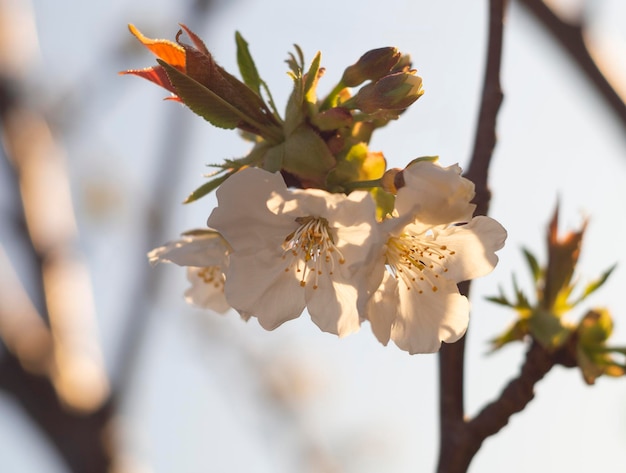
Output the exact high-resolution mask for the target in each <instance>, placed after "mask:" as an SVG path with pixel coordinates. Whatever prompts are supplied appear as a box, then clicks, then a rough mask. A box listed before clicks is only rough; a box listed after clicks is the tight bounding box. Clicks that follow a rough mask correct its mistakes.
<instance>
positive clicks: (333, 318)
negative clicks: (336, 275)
mask: <svg viewBox="0 0 626 473" xmlns="http://www.w3.org/2000/svg"><path fill="white" fill-rule="evenodd" d="M358 295H359V294H358V291H357V289H356V288H355V287H354V286H353V285H351V284H349V283H342V282H339V281H337V280H331V278H330V277H324V278H320V279H319V281H318V287H317V288H313V287H312V285H307V287H306V296H307V297H306V299H307V308H308V310H309V314H310V315H311V320H313V322H315V324H316V325H317V326H318V327H319V328H320V329H322V330H323V331H324V332H330V333H333V334H335V335H339V336H340V337H345V336H346V335H349V334H351V333H354V332H356V331H357V330H359V327H360V325H361V324H360V321H359V313H358V311H357V299H358Z"/></svg>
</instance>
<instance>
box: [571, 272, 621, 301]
mask: <svg viewBox="0 0 626 473" xmlns="http://www.w3.org/2000/svg"><path fill="white" fill-rule="evenodd" d="M616 267H617V264H614V265H613V266H611V267H610V268H609V269H607V270H606V271H605V272H604V273H602V275H601V276H600V277H599V278H598V279H596V280H595V281H592V282H590V283H589V284H587V285H586V286H585V289H584V290H583V293H582V294H581V296H580V297H579V298H578V299H576V300H575V301H574V302H572V303H571V305H572V306H575V305H576V304H578V303H579V302H582V301H583V300H585V299H586V298H587V297H588V296H590V295H591V294H592V293H594V292H596V291H597V290H598V289H600V287H601V286H602V285H603V284H604V283H605V282H606V280H607V279H608V278H609V276H610V275H611V273H612V272H613V270H614V269H615V268H616Z"/></svg>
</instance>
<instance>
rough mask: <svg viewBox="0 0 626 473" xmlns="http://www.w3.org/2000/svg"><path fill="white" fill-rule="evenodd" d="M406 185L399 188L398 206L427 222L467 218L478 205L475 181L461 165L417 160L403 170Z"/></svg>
mask: <svg viewBox="0 0 626 473" xmlns="http://www.w3.org/2000/svg"><path fill="white" fill-rule="evenodd" d="M402 175H403V177H404V183H405V185H404V187H402V188H400V189H399V190H398V195H397V196H396V204H395V205H396V210H397V211H398V214H400V215H407V214H410V215H412V216H413V218H414V219H415V220H419V221H420V222H422V223H424V224H428V225H431V226H432V225H442V224H450V223H454V222H467V221H469V220H470V219H471V218H472V214H473V213H474V210H475V208H476V206H475V205H474V204H470V201H471V200H472V198H473V197H474V183H473V182H472V181H470V180H468V179H465V178H464V177H462V176H461V168H460V167H459V166H458V165H456V164H455V165H452V166H448V167H446V168H444V167H441V166H439V165H438V164H436V163H433V162H431V161H418V162H416V163H413V164H411V165H409V166H408V167H407V168H406V169H404V171H403V172H402Z"/></svg>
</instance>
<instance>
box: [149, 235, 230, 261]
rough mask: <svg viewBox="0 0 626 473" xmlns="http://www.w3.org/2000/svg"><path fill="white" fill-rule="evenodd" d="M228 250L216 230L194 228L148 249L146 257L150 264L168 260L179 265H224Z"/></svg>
mask: <svg viewBox="0 0 626 473" xmlns="http://www.w3.org/2000/svg"><path fill="white" fill-rule="evenodd" d="M228 251H229V247H228V244H227V243H226V241H225V240H224V239H223V238H222V236H221V235H220V234H219V233H218V232H216V231H214V230H194V231H190V232H187V233H185V234H183V235H182V238H181V239H180V240H175V241H171V242H168V243H167V244H165V245H163V246H160V247H158V248H155V249H154V250H152V251H150V252H149V253H148V259H149V261H150V264H152V265H155V264H157V263H163V262H168V263H174V264H177V265H179V266H197V267H203V266H206V267H208V266H224V265H225V264H226V262H227V254H228Z"/></svg>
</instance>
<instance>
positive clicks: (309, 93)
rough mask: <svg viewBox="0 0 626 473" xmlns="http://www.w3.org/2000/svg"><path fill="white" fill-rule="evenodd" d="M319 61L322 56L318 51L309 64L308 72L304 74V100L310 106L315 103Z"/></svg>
mask: <svg viewBox="0 0 626 473" xmlns="http://www.w3.org/2000/svg"><path fill="white" fill-rule="evenodd" d="M321 61H322V54H321V53H320V52H319V51H318V52H317V54H316V55H315V57H314V58H313V62H311V67H309V70H308V71H307V73H306V79H305V82H304V100H305V101H306V102H309V103H311V104H315V102H317V96H316V88H317V80H318V79H319V71H320V63H321Z"/></svg>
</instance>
